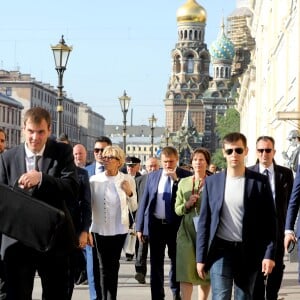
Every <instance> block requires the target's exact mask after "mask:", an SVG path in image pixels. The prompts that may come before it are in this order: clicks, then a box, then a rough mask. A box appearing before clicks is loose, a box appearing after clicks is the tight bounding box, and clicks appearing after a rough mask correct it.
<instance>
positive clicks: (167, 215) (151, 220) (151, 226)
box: [136, 147, 191, 300]
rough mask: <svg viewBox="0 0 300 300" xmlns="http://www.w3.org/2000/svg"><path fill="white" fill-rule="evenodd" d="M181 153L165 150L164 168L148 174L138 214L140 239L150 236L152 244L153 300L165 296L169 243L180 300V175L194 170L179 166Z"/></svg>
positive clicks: (173, 279)
mask: <svg viewBox="0 0 300 300" xmlns="http://www.w3.org/2000/svg"><path fill="white" fill-rule="evenodd" d="M177 163H178V153H177V150H176V149H175V148H173V147H165V148H163V149H162V151H161V165H162V168H163V169H160V170H158V171H154V172H152V173H150V174H149V175H148V178H147V181H146V186H145V190H144V193H143V196H142V198H141V200H140V202H139V208H138V212H137V215H136V216H137V217H136V219H137V220H136V230H137V235H138V238H139V241H141V242H143V241H145V239H147V238H148V239H149V247H150V266H151V275H150V277H151V278H150V285H151V299H152V300H163V299H165V292H164V257H165V248H166V246H168V255H169V258H170V260H171V269H170V273H169V278H170V288H171V290H172V293H173V299H175V300H179V299H181V298H180V289H179V282H177V281H176V236H177V231H178V228H179V225H180V221H181V218H180V217H178V216H177V215H176V213H175V209H174V205H175V199H176V192H177V186H178V182H179V180H180V178H184V177H187V176H190V175H191V173H190V172H189V171H186V170H184V169H181V168H177Z"/></svg>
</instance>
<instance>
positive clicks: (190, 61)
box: [186, 54, 194, 73]
mask: <svg viewBox="0 0 300 300" xmlns="http://www.w3.org/2000/svg"><path fill="white" fill-rule="evenodd" d="M186 72H187V73H194V56H193V55H191V54H190V55H189V56H188V57H187V70H186Z"/></svg>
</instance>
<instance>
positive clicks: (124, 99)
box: [119, 91, 131, 154]
mask: <svg viewBox="0 0 300 300" xmlns="http://www.w3.org/2000/svg"><path fill="white" fill-rule="evenodd" d="M130 100H131V97H128V96H127V94H126V91H124V93H123V96H121V97H119V101H120V106H121V110H122V112H123V151H124V153H125V154H126V115H127V112H128V108H129V103H130Z"/></svg>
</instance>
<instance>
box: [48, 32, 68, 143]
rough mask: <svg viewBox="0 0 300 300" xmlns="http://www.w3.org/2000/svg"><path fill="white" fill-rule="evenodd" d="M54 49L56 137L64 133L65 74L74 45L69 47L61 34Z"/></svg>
mask: <svg viewBox="0 0 300 300" xmlns="http://www.w3.org/2000/svg"><path fill="white" fill-rule="evenodd" d="M51 49H52V51H53V56H54V61H55V69H56V71H57V74H58V85H57V106H56V111H57V119H56V137H57V138H58V137H59V135H60V134H61V133H62V129H63V124H62V121H63V120H62V113H63V110H64V108H63V103H62V101H63V92H62V90H63V87H64V86H63V75H64V71H65V70H66V67H67V63H68V59H69V55H70V52H71V51H72V47H69V46H68V45H67V44H66V43H65V40H64V36H63V35H62V36H61V39H60V41H59V43H58V44H57V45H56V46H51Z"/></svg>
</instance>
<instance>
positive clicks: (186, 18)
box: [176, 0, 206, 23]
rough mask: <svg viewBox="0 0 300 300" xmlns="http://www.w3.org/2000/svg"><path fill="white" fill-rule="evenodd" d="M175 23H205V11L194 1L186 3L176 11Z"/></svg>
mask: <svg viewBox="0 0 300 300" xmlns="http://www.w3.org/2000/svg"><path fill="white" fill-rule="evenodd" d="M176 16H177V22H200V23H205V22H206V10H205V9H204V8H203V7H202V6H201V5H199V4H198V3H197V2H196V1H195V0H187V2H186V3H185V4H184V5H182V6H181V7H179V8H178V10H177V14H176Z"/></svg>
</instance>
